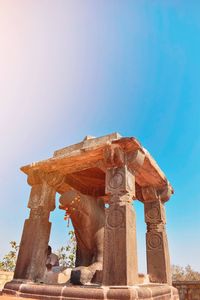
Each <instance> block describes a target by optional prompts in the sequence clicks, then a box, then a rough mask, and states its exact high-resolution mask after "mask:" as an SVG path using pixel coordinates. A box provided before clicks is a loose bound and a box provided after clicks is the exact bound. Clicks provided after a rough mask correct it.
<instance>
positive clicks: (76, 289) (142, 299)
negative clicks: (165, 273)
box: [3, 280, 179, 300]
mask: <svg viewBox="0 0 200 300" xmlns="http://www.w3.org/2000/svg"><path fill="white" fill-rule="evenodd" d="M3 295H13V296H18V297H26V298H33V299H40V300H49V299H51V300H77V299H78V300H82V299H87V300H103V299H105V300H123V299H126V300H129V299H130V300H179V296H178V291H177V289H176V288H174V287H172V286H169V285H167V284H141V285H133V286H106V287H105V286H97V285H96V286H95V285H88V286H72V285H47V284H35V283H27V282H23V281H21V282H19V280H17V281H16V280H13V281H11V282H8V283H6V284H5V286H4V289H3Z"/></svg>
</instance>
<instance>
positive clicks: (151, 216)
mask: <svg viewBox="0 0 200 300" xmlns="http://www.w3.org/2000/svg"><path fill="white" fill-rule="evenodd" d="M146 216H147V217H148V218H149V219H157V218H158V217H159V209H158V207H152V208H151V209H150V210H149V211H148V212H147V213H146Z"/></svg>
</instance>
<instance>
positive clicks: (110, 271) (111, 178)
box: [103, 166, 138, 285]
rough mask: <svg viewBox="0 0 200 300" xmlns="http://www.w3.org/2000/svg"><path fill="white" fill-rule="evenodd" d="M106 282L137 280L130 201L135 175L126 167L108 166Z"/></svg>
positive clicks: (135, 249)
mask: <svg viewBox="0 0 200 300" xmlns="http://www.w3.org/2000/svg"><path fill="white" fill-rule="evenodd" d="M106 193H107V194H110V206H109V208H107V209H106V223H105V236H104V262H103V285H133V284H134V283H137V280H138V269H137V245H136V225H135V212H134V210H133V208H132V205H131V202H132V197H133V194H134V193H135V177H134V175H133V174H132V173H130V172H129V171H128V169H127V167H126V166H123V167H118V168H116V167H115V168H110V169H107V172H106Z"/></svg>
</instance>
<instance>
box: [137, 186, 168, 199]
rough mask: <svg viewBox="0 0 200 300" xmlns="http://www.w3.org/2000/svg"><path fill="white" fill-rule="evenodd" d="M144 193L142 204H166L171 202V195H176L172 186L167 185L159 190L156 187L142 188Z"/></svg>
mask: <svg viewBox="0 0 200 300" xmlns="http://www.w3.org/2000/svg"><path fill="white" fill-rule="evenodd" d="M141 191H142V199H140V200H141V201H142V202H152V201H159V200H160V201H162V202H166V201H168V200H169V198H170V197H171V195H172V194H173V193H174V191H173V189H172V187H171V185H170V184H167V185H166V186H164V187H163V188H157V187H154V186H145V187H142V188H141Z"/></svg>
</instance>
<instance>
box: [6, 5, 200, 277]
mask: <svg viewBox="0 0 200 300" xmlns="http://www.w3.org/2000/svg"><path fill="white" fill-rule="evenodd" d="M199 9H200V2H199V1H195V0H194V1H186V0H182V1H178V0H177V1H176V0H174V1H170V0H169V1H164V0H163V1H161V0H153V1H149V0H140V1H139V0H138V1H133V0H131V1H129V0H126V1H122V0H109V1H106V0H98V1H92V0H85V1H83V0H66V1H64V0H63V1H61V0H56V1H55V0H54V1H53V0H48V1H47V0H29V1H27V0H18V1H17V3H16V1H14V0H12V1H11V0H0V105H1V107H0V137H1V155H0V163H1V169H0V205H1V209H0V257H2V256H3V254H5V253H6V252H7V251H8V249H9V241H10V240H17V241H20V235H21V231H22V228H23V222H24V219H25V218H26V217H27V216H28V209H27V208H26V205H27V202H28V197H29V192H30V188H29V186H28V185H27V183H26V176H25V175H24V174H23V173H21V172H20V171H19V167H20V166H22V165H25V164H27V163H30V162H33V161H37V160H40V159H44V158H48V157H50V156H51V155H52V153H53V151H54V150H56V149H59V148H62V147H64V146H66V145H69V144H73V143H75V142H79V141H80V140H82V139H83V138H84V136H85V135H94V136H101V135H104V134H108V133H111V132H116V131H118V132H119V133H121V134H122V135H124V136H135V137H137V138H138V139H139V140H140V141H141V142H142V144H143V145H144V147H145V148H147V149H148V150H149V152H150V153H151V154H152V155H153V156H154V158H155V159H156V160H157V162H158V163H159V165H160V166H161V168H162V169H163V171H164V172H165V173H166V175H167V177H168V179H169V180H170V182H171V183H172V185H173V187H174V189H175V195H174V196H173V197H172V198H171V200H170V201H169V202H168V203H167V204H166V209H167V221H168V223H167V232H168V238H169V246H170V254H171V261H172V263H174V264H179V265H181V266H185V265H187V264H191V265H192V267H193V268H194V269H196V270H198V271H200V257H199V252H200V235H199V228H200V192H199V182H200V172H199V168H200V159H199V151H200V138H199V132H200V105H199V99H200V83H199V78H200V56H199V53H200V34H199V32H200V19H199ZM135 205H136V210H137V227H138V230H137V232H138V252H139V266H140V271H142V272H145V225H144V216H143V207H142V204H141V203H135ZM51 220H52V221H53V227H52V235H51V244H52V246H53V248H54V249H55V250H56V249H57V248H58V247H59V246H61V245H63V244H64V243H65V242H66V239H67V228H66V224H65V222H64V221H63V212H62V211H59V210H58V209H56V210H55V211H54V212H53V213H52V214H51Z"/></svg>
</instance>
